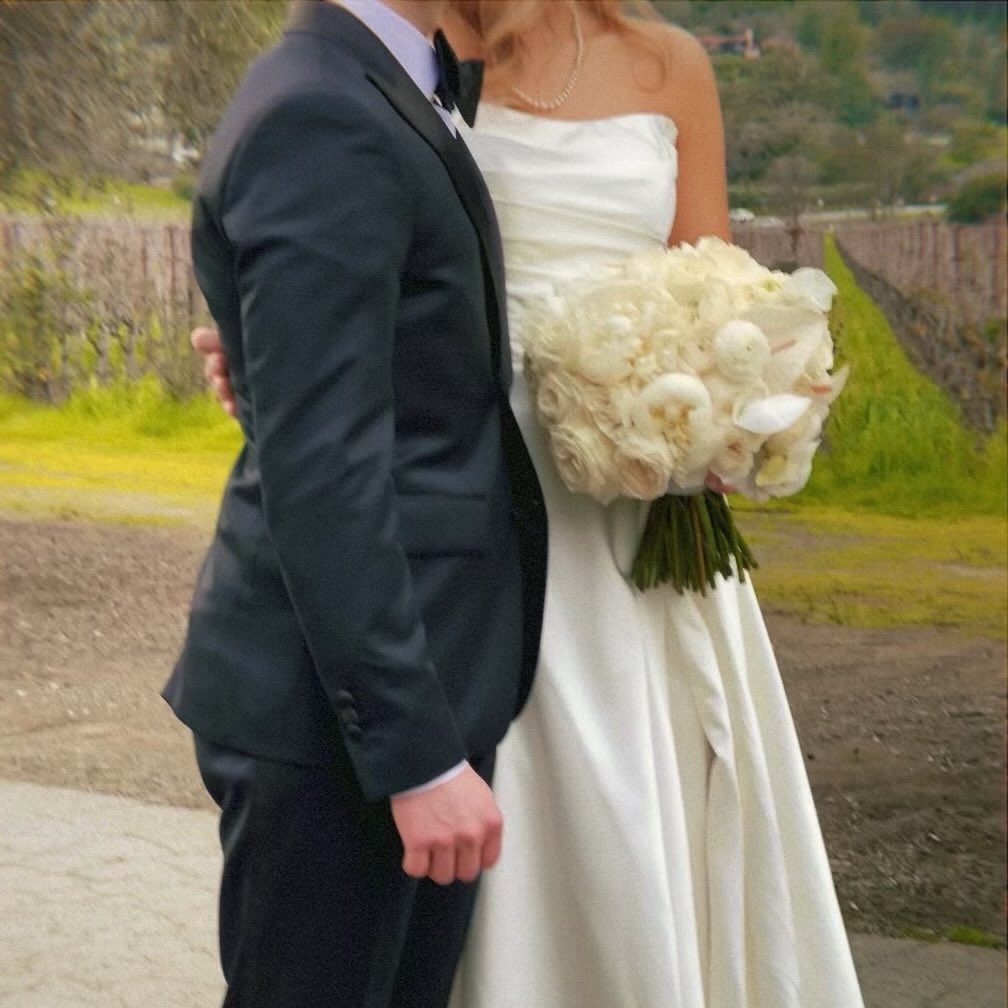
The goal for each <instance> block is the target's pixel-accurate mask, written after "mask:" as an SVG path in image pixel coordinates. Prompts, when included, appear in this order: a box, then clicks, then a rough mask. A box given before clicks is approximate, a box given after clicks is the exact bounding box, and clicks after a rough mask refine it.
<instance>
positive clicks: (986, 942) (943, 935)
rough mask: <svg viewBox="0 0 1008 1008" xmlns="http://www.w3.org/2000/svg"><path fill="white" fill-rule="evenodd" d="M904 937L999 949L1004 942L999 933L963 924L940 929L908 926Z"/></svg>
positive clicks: (934, 942) (933, 942)
mask: <svg viewBox="0 0 1008 1008" xmlns="http://www.w3.org/2000/svg"><path fill="white" fill-rule="evenodd" d="M906 937H907V938H913V939H916V940H917V941H925V942H931V943H932V944H936V943H938V942H942V941H949V942H955V943H956V944H957V945H976V946H978V947H979V948H993V949H999V948H1001V947H1002V945H1003V944H1004V943H1003V942H1002V941H1001V938H1000V936H999V935H996V934H992V933H991V932H990V931H984V930H983V929H982V928H976V927H970V926H968V925H965V924H959V925H956V924H954V925H952V926H951V927H947V928H942V930H941V931H934V930H932V929H931V928H921V927H917V928H910V929H909V930H908V931H907V932H906Z"/></svg>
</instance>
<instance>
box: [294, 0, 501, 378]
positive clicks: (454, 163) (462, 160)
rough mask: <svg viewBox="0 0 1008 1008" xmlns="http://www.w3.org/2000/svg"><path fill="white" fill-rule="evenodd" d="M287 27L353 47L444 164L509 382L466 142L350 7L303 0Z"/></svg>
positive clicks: (494, 248)
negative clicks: (481, 276) (475, 250)
mask: <svg viewBox="0 0 1008 1008" xmlns="http://www.w3.org/2000/svg"><path fill="white" fill-rule="evenodd" d="M288 31H307V32H312V33H315V34H319V35H323V36H325V37H326V38H329V39H331V40H332V41H334V42H336V43H337V44H339V45H340V46H342V47H343V48H346V49H349V50H350V51H351V52H352V53H353V54H354V55H355V56H356V57H357V58H358V59H360V61H361V63H362V64H363V65H364V67H365V68H366V76H367V79H368V80H369V81H370V82H371V83H372V84H373V85H374V86H375V87H376V88H377V89H378V90H379V91H380V92H381V93H382V94H383V95H384V96H385V98H386V100H387V101H388V103H389V104H390V105H391V106H392V107H393V108H394V109H395V110H396V112H397V113H398V114H399V115H400V116H401V117H402V119H403V120H405V122H406V123H408V124H409V125H410V126H411V127H412V128H413V129H414V130H415V131H416V132H417V133H418V134H419V135H420V136H421V137H422V138H423V139H424V141H426V143H427V144H428V145H429V146H430V147H431V149H432V150H433V151H434V152H435V153H436V154H437V156H438V157H439V158H440V160H441V162H442V164H444V166H445V169H446V170H447V172H448V177H449V178H450V179H451V182H452V185H453V187H454V189H455V192H456V193H457V194H458V197H459V200H460V201H461V203H462V205H463V207H464V208H465V211H466V214H467V215H468V217H469V219H470V221H472V224H473V227H474V228H475V230H476V235H477V237H478V238H479V242H480V247H481V248H482V250H483V256H484V262H485V264H486V269H485V270H484V272H485V274H486V276H487V279H488V290H487V301H488V305H487V309H488V310H487V315H488V320H489V322H490V332H491V337H492V339H493V344H494V346H493V350H494V360H495V362H498V367H499V368H500V370H501V374H502V379H503V381H504V383H505V384H506V383H507V382H509V381H510V377H511V375H510V370H511V357H510V353H509V352H506V353H505V352H502V346H501V343H502V340H503V339H504V337H505V335H506V333H507V328H506V326H507V323H506V319H505V300H504V259H503V253H502V251H501V244H500V232H499V231H498V229H497V223H496V218H495V216H494V212H493V204H492V203H491V201H490V194H489V193H488V192H487V189H486V185H485V184H484V182H483V178H482V176H481V175H480V174H479V169H478V168H477V166H476V163H475V162H474V161H473V159H472V156H471V155H470V154H469V151H468V149H467V148H466V146H465V143H464V142H463V141H462V140H461V139H460V138H459V137H457V136H454V137H453V136H452V134H451V131H450V130H449V128H448V126H447V124H446V123H445V122H444V120H442V118H441V116H440V115H439V114H438V112H437V111H436V109H435V108H434V106H433V105H432V104H431V102H430V101H429V99H428V98H427V97H426V95H424V94H423V93H422V92H421V91H420V90H419V89H418V88H417V86H416V85H415V84H414V83H413V81H412V79H411V78H410V76H409V74H407V73H406V71H405V70H403V68H402V67H401V66H400V64H399V62H398V61H397V60H396V59H395V57H394V56H392V54H391V53H390V52H389V51H388V50H387V49H386V48H385V46H384V45H382V43H381V40H380V39H378V37H377V36H376V35H374V34H373V32H371V30H370V29H369V28H367V27H365V25H363V24H362V23H361V22H360V21H359V20H358V19H357V18H356V17H354V16H353V14H351V13H350V12H349V11H346V10H344V9H342V8H340V7H337V6H336V5H335V4H330V3H320V2H318V0H305V2H302V3H299V4H298V5H297V6H296V7H295V8H294V13H293V15H292V18H291V21H290V24H289V26H288Z"/></svg>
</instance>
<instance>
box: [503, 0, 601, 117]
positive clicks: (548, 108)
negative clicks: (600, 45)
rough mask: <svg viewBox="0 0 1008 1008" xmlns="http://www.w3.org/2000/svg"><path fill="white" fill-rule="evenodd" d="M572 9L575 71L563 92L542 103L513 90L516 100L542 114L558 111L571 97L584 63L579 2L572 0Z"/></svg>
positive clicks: (572, 71)
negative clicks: (578, 10) (578, 9)
mask: <svg viewBox="0 0 1008 1008" xmlns="http://www.w3.org/2000/svg"><path fill="white" fill-rule="evenodd" d="M570 9H571V15H572V16H573V18H574V45H575V50H574V69H573V70H571V72H570V76H569V77H568V78H567V83H566V84H564V86H563V90H562V91H561V92H560V93H559V94H558V95H557V96H556V97H555V98H549V99H547V100H545V101H541V100H540V99H538V98H533V97H532V96H531V95H527V94H526V93H525V92H524V91H521V90H519V89H518V88H516V87H513V88H511V94H513V95H514V96H515V97H516V98H519V99H521V101H523V102H524V103H525V104H526V105H528V106H530V107H531V108H534V109H538V110H539V111H540V112H552V111H553V110H554V109H558V108H559V107H560V106H561V105H563V103H564V102H565V101H567V99H568V98H569V97H570V93H571V91H573V90H574V84H575V82H576V81H577V78H578V74H579V73H580V71H581V64H582V63H583V62H584V36H583V35H582V34H581V19H580V18H579V17H578V12H577V0H571V4H570Z"/></svg>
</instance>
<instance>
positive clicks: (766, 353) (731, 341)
mask: <svg viewBox="0 0 1008 1008" xmlns="http://www.w3.org/2000/svg"><path fill="white" fill-rule="evenodd" d="M769 359H770V344H769V343H768V342H767V338H766V336H764V335H763V330H762V329H760V327H759V326H757V325H754V324H753V323H752V322H747V321H745V320H744V319H733V320H732V321H730V322H726V323H725V324H724V325H723V326H721V328H720V329H718V331H717V333H715V335H714V362H715V364H716V365H717V369H718V371H720V372H721V374H722V375H724V377H725V378H727V379H728V380H729V381H732V382H738V383H740V384H742V383H745V384H749V383H751V382H755V381H758V380H759V379H760V377H761V376H762V374H763V369H764V368H765V367H766V364H767V361H768V360H769Z"/></svg>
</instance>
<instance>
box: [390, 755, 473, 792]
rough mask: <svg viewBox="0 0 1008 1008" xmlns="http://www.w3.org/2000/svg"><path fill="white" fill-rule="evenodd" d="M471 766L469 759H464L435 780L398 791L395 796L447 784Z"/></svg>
mask: <svg viewBox="0 0 1008 1008" xmlns="http://www.w3.org/2000/svg"><path fill="white" fill-rule="evenodd" d="M467 766H469V763H468V761H467V760H462V762H461V763H456V764H455V766H453V767H452V768H451V769H450V770H445V772H444V773H443V774H438V775H437V777H435V778H434V779H433V780H429V781H427V782H426V783H425V784H418V785H417V786H416V787H411V788H407V789H406V790H405V791H397V792H396V793H395V794H394V795H392V797H393V798H405V797H406V796H407V795H415V794H420V793H421V792H422V791H430V789H431V788H436V787H437V786H438V785H439V784H447V783H448V781H450V780H453V779H454V778H456V777H458V775H459V774H460V773H462V771H463V770H465V768H466V767H467Z"/></svg>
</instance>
